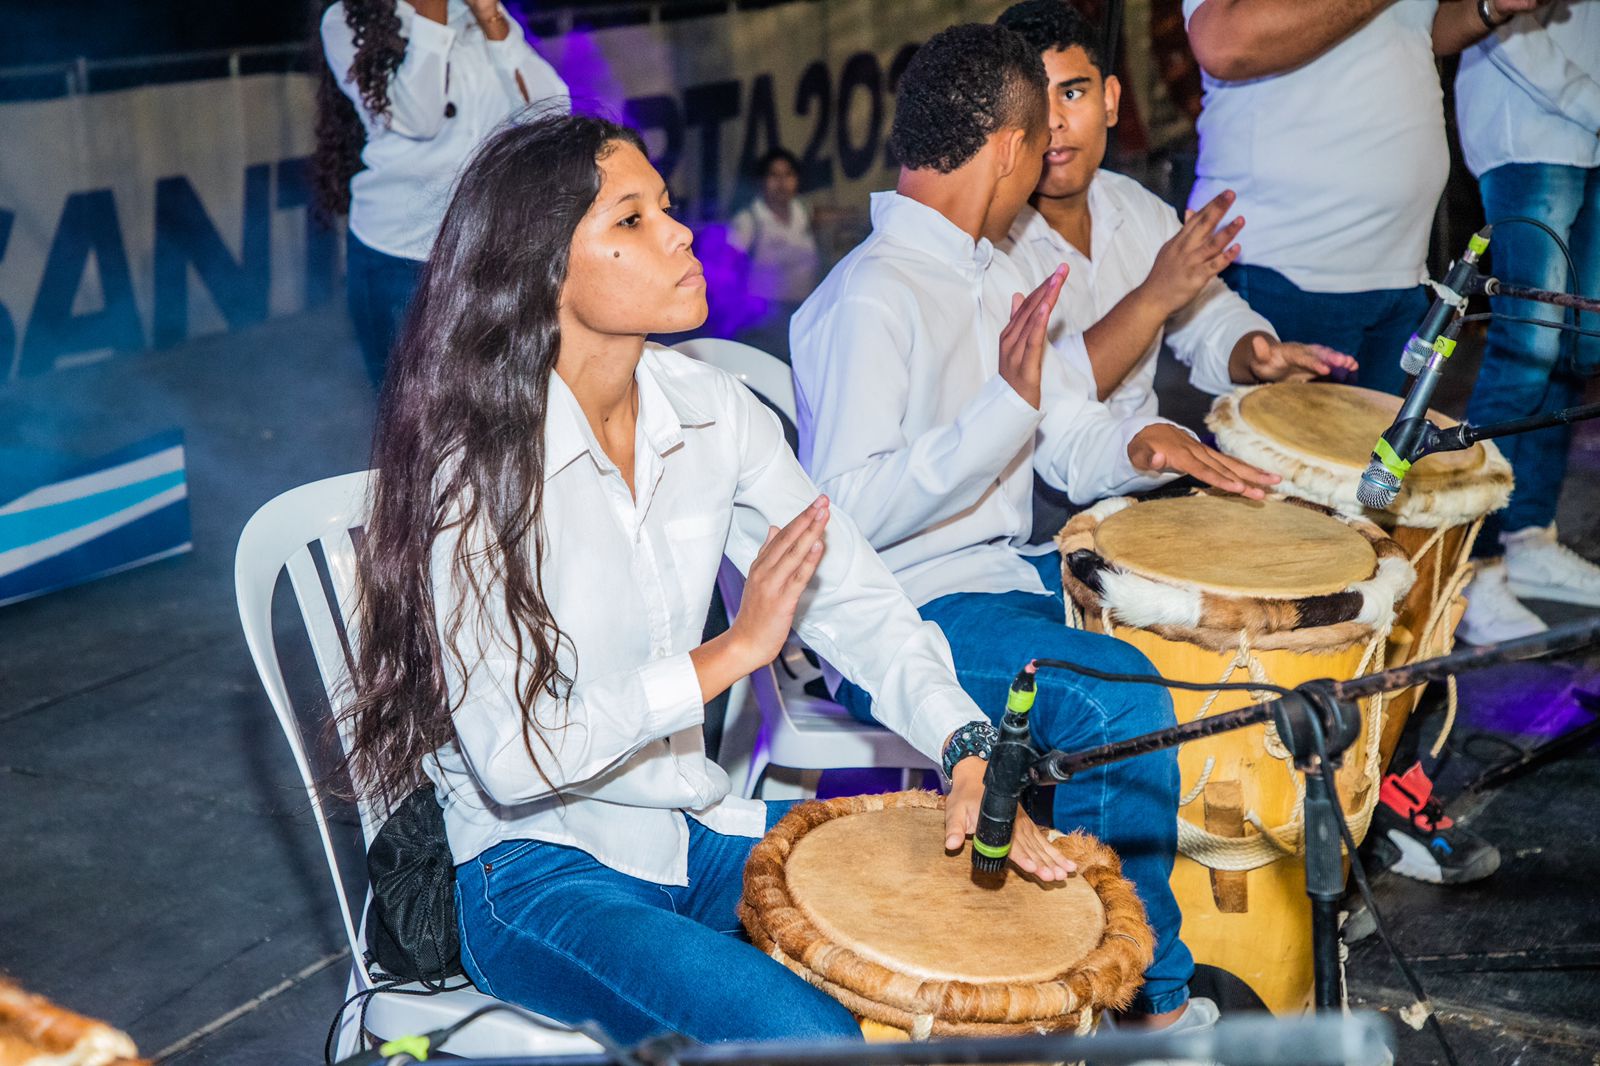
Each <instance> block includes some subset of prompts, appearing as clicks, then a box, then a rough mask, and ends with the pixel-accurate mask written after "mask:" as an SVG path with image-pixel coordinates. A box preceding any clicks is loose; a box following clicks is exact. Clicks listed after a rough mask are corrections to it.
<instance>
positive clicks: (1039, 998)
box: [739, 792, 1154, 1039]
mask: <svg viewBox="0 0 1600 1066" xmlns="http://www.w3.org/2000/svg"><path fill="white" fill-rule="evenodd" d="M943 844H944V799H943V797H941V796H938V795H936V794H934V793H931V792H900V793H893V794H890V795H885V796H851V797H845V798H841V799H833V800H826V801H812V802H809V803H803V804H800V805H799V806H797V807H795V808H794V810H792V811H790V812H789V814H788V815H786V816H785V817H784V818H783V820H782V821H780V822H779V823H778V824H777V825H776V826H774V827H773V829H772V831H771V832H770V833H768V834H767V836H766V838H765V839H764V840H762V841H761V843H759V844H758V845H756V847H755V850H754V851H753V852H752V853H751V855H750V861H749V863H748V864H747V865H746V867H745V882H744V899H743V901H742V902H741V904H740V907H739V917H740V918H741V919H742V920H743V922H744V925H745V928H746V929H747V930H749V932H750V937H751V940H752V941H753V942H754V943H755V945H756V947H758V948H760V949H761V950H762V951H765V952H767V953H768V954H769V955H771V956H772V957H773V958H775V959H777V960H778V961H779V962H781V963H783V964H784V965H785V966H787V967H788V968H789V969H791V970H793V971H794V972H795V973H797V974H799V975H800V976H802V977H804V978H805V979H806V980H807V981H809V982H811V983H812V984H813V985H816V986H817V987H818V988H821V989H822V990H824V991H825V992H827V993H828V994H829V995H831V996H833V997H834V998H835V999H837V1000H839V1001H840V1002H841V1003H843V1004H844V1005H845V1006H846V1007H847V1008H849V1009H850V1010H851V1011H852V1012H853V1013H855V1014H856V1016H857V1017H859V1018H862V1019H865V1021H864V1022H863V1026H862V1027H863V1029H866V1030H868V1032H869V1035H870V1034H871V1032H872V1029H871V1026H870V1025H869V1024H868V1023H869V1022H872V1023H877V1024H878V1025H879V1026H889V1027H892V1028H893V1029H896V1030H900V1031H902V1032H903V1033H907V1034H910V1035H911V1036H912V1037H914V1038H916V1039H926V1038H927V1037H928V1036H930V1035H947V1034H968V1035H979V1034H1016V1033H1036V1032H1037V1033H1044V1032H1056V1031H1061V1030H1066V1031H1068V1032H1079V1033H1086V1032H1089V1031H1090V1030H1091V1029H1092V1028H1093V1027H1094V1023H1095V1020H1096V1019H1097V1018H1098V1016H1099V1012H1100V1011H1101V1010H1102V1009H1105V1008H1119V1007H1124V1006H1126V1005H1127V1004H1128V1003H1129V1002H1130V1001H1131V1000H1132V998H1133V995H1134V993H1135V992H1136V991H1137V990H1138V988H1139V985H1140V984H1141V983H1142V982H1143V980H1144V977H1143V974H1144V968H1145V967H1146V966H1148V965H1149V963H1150V959H1151V953H1152V950H1153V942H1154V938H1153V936H1152V934H1151V932H1150V926H1149V923H1148V922H1146V921H1145V915H1144V907H1143V906H1142V905H1141V904H1140V903H1139V898H1138V896H1137V895H1136V894H1135V893H1134V889H1133V885H1132V884H1131V883H1130V882H1129V881H1127V880H1126V879H1125V878H1123V877H1122V874H1121V865H1120V864H1119V863H1118V861H1117V858H1116V856H1115V855H1114V854H1112V852H1111V850H1110V849H1109V848H1107V847H1106V846H1105V845H1103V844H1101V843H1099V842H1098V841H1095V840H1093V839H1092V838H1090V837H1087V836H1085V835H1083V834H1081V833H1074V834H1073V835H1071V836H1068V837H1062V838H1060V839H1059V840H1057V841H1056V846H1057V847H1058V848H1060V849H1061V851H1062V853H1063V854H1064V855H1066V856H1067V857H1068V858H1069V859H1071V860H1072V861H1073V862H1075V863H1076V864H1077V867H1078V873H1077V874H1076V875H1075V876H1073V877H1071V878H1068V879H1067V880H1066V881H1064V882H1053V883H1050V884H1045V883H1042V882H1038V881H1034V880H1032V879H1030V878H1027V877H1024V876H1022V875H1021V874H1018V873H1017V872H1016V871H1014V870H1012V871H1008V872H1007V874H1006V875H1005V877H1004V878H1003V879H1001V878H999V877H994V878H984V879H982V880H977V879H975V876H974V874H973V870H972V859H971V857H970V855H968V854H967V853H966V852H962V853H961V854H958V855H947V854H945V852H944V847H943Z"/></svg>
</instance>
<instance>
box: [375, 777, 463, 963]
mask: <svg viewBox="0 0 1600 1066" xmlns="http://www.w3.org/2000/svg"><path fill="white" fill-rule="evenodd" d="M367 875H368V877H369V878H370V879H371V881H372V905H371V906H370V907H369V908H367V958H368V961H369V962H372V963H375V964H376V965H377V966H378V968H379V969H381V970H383V971H384V972H385V973H387V974H392V975H393V976H395V977H404V978H406V979H407V980H411V981H425V982H430V983H431V982H440V981H444V980H445V979H446V978H450V977H455V976H457V975H459V974H461V973H462V972H463V971H462V969H461V937H460V933H459V931H458V930H457V927H456V894H455V893H456V871H455V862H454V860H453V858H452V857H451V854H450V843H449V841H448V840H447V839H446V838H445V832H444V811H442V810H441V809H440V808H439V801H438V799H437V798H435V796H434V792H433V786H432V785H423V786H422V787H421V788H419V789H417V790H416V791H415V792H413V793H411V795H409V796H407V797H406V798H405V799H404V800H403V801H401V803H400V805H399V806H398V807H396V808H395V809H394V812H393V813H392V814H390V815H389V820H388V821H386V822H384V823H383V828H382V829H380V830H378V835H377V836H376V837H375V838H374V839H373V841H372V846H371V847H369V848H368V849H367Z"/></svg>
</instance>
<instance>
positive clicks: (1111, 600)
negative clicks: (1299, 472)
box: [1057, 494, 1414, 1013]
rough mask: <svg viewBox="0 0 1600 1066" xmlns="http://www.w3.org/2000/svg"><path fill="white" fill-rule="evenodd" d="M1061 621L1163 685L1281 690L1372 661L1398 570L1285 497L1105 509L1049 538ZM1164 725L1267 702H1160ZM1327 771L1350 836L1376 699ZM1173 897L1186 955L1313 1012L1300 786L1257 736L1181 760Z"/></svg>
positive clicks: (1378, 534)
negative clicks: (1335, 766) (1053, 543)
mask: <svg viewBox="0 0 1600 1066" xmlns="http://www.w3.org/2000/svg"><path fill="white" fill-rule="evenodd" d="M1057 544H1058V546H1059V547H1060V549H1061V558H1062V570H1063V575H1062V576H1063V584H1064V585H1065V587H1066V590H1067V593H1068V596H1069V597H1070V601H1071V604H1072V606H1073V607H1075V608H1076V611H1075V612H1072V613H1073V615H1074V617H1072V618H1069V621H1070V622H1073V623H1075V624H1081V625H1082V626H1084V627H1085V628H1089V629H1093V630H1096V631H1099V632H1108V633H1110V634H1111V635H1113V636H1116V637H1118V638H1120V639H1122V640H1125V641H1127V642H1128V643H1130V644H1132V645H1134V646H1135V647H1137V648H1138V649H1139V650H1140V651H1142V652H1144V653H1145V655H1146V656H1147V657H1148V658H1149V659H1150V660H1151V662H1152V663H1154V665H1155V666H1156V668H1157V669H1158V670H1159V671H1160V672H1161V674H1162V675H1163V676H1165V677H1167V678H1170V679H1174V680H1182V681H1193V682H1199V683H1214V682H1219V681H1233V682H1238V681H1246V682H1248V681H1252V680H1253V681H1259V682H1268V683H1271V684H1274V685H1282V686H1285V687H1289V686H1293V685H1297V684H1299V683H1301V682H1304V681H1310V680H1313V679H1316V678H1333V679H1335V680H1340V679H1348V678H1351V677H1355V676H1357V675H1359V674H1361V673H1363V672H1365V671H1366V670H1368V669H1370V668H1375V667H1376V666H1377V665H1379V664H1381V663H1382V661H1383V653H1384V646H1385V642H1384V637H1385V634H1386V633H1387V632H1388V630H1389V628H1390V625H1391V624H1392V620H1393V617H1394V609H1395V604H1396V602H1398V601H1399V600H1400V599H1401V598H1402V597H1403V596H1404V595H1405V594H1406V592H1407V591H1408V590H1409V589H1410V587H1411V583H1412V579H1413V576H1414V574H1413V571H1412V569H1411V566H1410V564H1409V563H1408V562H1407V561H1406V559H1405V558H1404V556H1403V554H1402V552H1401V550H1400V548H1399V546H1398V545H1396V544H1395V543H1394V542H1393V541H1392V540H1391V539H1390V538H1388V537H1387V536H1385V535H1384V534H1383V532H1382V531H1381V530H1379V529H1378V528H1377V527H1376V526H1374V525H1373V524H1372V523H1370V522H1367V521H1365V520H1363V519H1355V518H1348V517H1342V516H1335V515H1334V514H1332V513H1331V512H1330V511H1329V510H1327V509H1326V508H1318V507H1315V506H1314V505H1311V504H1307V503H1304V502H1303V501H1298V500H1282V499H1277V500H1267V501H1265V502H1252V501H1249V500H1244V499H1242V498H1238V497H1224V496H1212V495H1203V494H1202V495H1194V496H1188V497H1183V498H1179V499H1164V500H1152V501H1147V502H1134V501H1132V500H1128V499H1116V500H1106V501H1103V502H1101V503H1099V504H1097V505H1095V506H1094V507H1092V508H1090V509H1089V510H1087V511H1084V512H1082V513H1081V514H1079V515H1077V516H1075V517H1074V518H1073V519H1072V520H1071V521H1070V522H1068V523H1067V525H1066V527H1065V528H1064V529H1063V530H1062V532H1061V534H1060V536H1059V537H1057ZM1171 695H1172V700H1173V705H1174V709H1175V710H1176V713H1177V719H1178V721H1179V722H1188V721H1192V720H1194V719H1196V718H1200V717H1203V716H1208V715H1215V714H1220V713H1222V712H1224V711H1229V710H1233V709H1235V708H1238V707H1243V706H1248V705H1250V704H1252V703H1256V702H1259V701H1260V700H1264V699H1268V698H1271V696H1272V693H1270V692H1266V691H1263V692H1260V693H1248V692H1224V693H1220V694H1207V693H1200V692H1183V691H1176V690H1174V691H1172V693H1171ZM1362 718H1363V729H1362V731H1361V735H1360V737H1359V738H1358V740H1357V741H1356V743H1355V744H1354V745H1353V746H1352V747H1351V748H1350V749H1349V750H1348V751H1347V752H1346V753H1345V757H1344V765H1343V767H1342V768H1341V769H1340V770H1339V771H1338V773H1337V774H1336V775H1335V781H1336V783H1337V785H1338V789H1339V794H1340V797H1341V799H1342V801H1343V805H1344V809H1345V813H1346V816H1347V818H1348V819H1349V821H1350V827H1351V830H1352V832H1353V833H1354V834H1355V836H1356V839H1357V840H1360V839H1361V838H1362V836H1363V835H1364V834H1365V832H1366V828H1367V825H1368V823H1369V822H1370V820H1371V816H1372V810H1373V807H1374V805H1375V804H1376V803H1377V799H1378V778H1379V765H1378V759H1379V756H1378V751H1379V735H1380V730H1379V725H1380V723H1381V720H1382V719H1381V699H1380V700H1374V701H1372V703H1370V704H1363V706H1362ZM1178 763H1179V767H1180V770H1181V774H1182V782H1183V783H1182V786H1181V788H1182V794H1181V796H1180V807H1179V814H1178V818H1179V821H1178V851H1179V855H1178V860H1177V863H1176V864H1175V866H1174V869H1173V875H1172V886H1173V890H1174V892H1175V894H1176V896H1177V899H1178V904H1179V907H1180V909H1181V910H1182V912H1183V939H1184V942H1185V943H1186V944H1188V946H1189V949H1190V950H1191V951H1192V952H1193V953H1194V956H1195V958H1196V959H1197V960H1198V961H1200V962H1203V963H1207V964H1209V965H1212V966H1217V967H1220V968H1222V969H1225V970H1227V971H1229V972H1230V973H1232V974H1234V975H1235V976H1237V977H1239V978H1240V979H1241V980H1243V981H1244V982H1245V983H1247V984H1248V985H1250V987H1251V988H1252V989H1253V990H1254V991H1255V992H1256V994H1257V995H1259V996H1260V997H1261V998H1262V1000H1263V1001H1265V1003H1266V1004H1267V1006H1268V1007H1269V1008H1270V1009H1272V1010H1274V1011H1277V1012H1280V1013H1281V1012H1287V1011H1294V1010H1300V1009H1302V1008H1304V1007H1306V1006H1308V1005H1309V1003H1310V997H1311V990H1312V977H1313V973H1312V951H1311V937H1310V917H1309V915H1310V904H1309V902H1308V901H1307V899H1306V896H1305V874H1304V868H1303V858H1302V854H1303V852H1302V847H1303V843H1302V836H1303V817H1302V816H1303V799H1304V786H1303V778H1302V777H1301V775H1300V774H1299V773H1297V772H1296V771H1295V769H1294V766H1293V764H1292V762H1291V760H1290V759H1289V756H1288V752H1287V751H1286V750H1285V749H1284V748H1283V746H1282V744H1281V743H1280V742H1279V741H1278V737H1277V735H1276V732H1275V730H1273V729H1271V728H1270V727H1269V726H1266V725H1261V726H1254V727H1251V728H1249V729H1243V730H1237V731H1234V732H1229V733H1221V734H1218V735H1216V736H1212V737H1207V738H1204V739H1202V740H1198V741H1193V742H1190V743H1188V744H1185V745H1183V746H1182V747H1181V748H1180V749H1179V753H1178Z"/></svg>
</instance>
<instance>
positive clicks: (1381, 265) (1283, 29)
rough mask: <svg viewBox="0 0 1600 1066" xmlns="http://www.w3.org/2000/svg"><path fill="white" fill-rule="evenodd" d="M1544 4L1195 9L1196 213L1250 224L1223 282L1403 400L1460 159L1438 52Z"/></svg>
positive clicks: (1489, 1) (1256, 1) (1280, 1)
mask: <svg viewBox="0 0 1600 1066" xmlns="http://www.w3.org/2000/svg"><path fill="white" fill-rule="evenodd" d="M1541 2H1542V0H1481V2H1480V0H1443V2H1440V0H1184V3H1183V14H1184V18H1185V20H1186V24H1187V26H1188V31H1189V43H1190V45H1191V46H1192V47H1193V49H1194V54H1195V58H1196V59H1197V60H1199V63H1200V67H1201V70H1202V72H1203V79H1202V80H1203V83H1204V89H1205V98H1204V106H1203V108H1202V110H1201V113H1200V119H1199V122H1198V128H1199V133H1200V157H1199V161H1198V164H1197V167H1196V181H1195V185H1194V190H1193V192H1192V193H1191V194H1190V197H1189V205H1190V207H1192V208H1196V209H1198V208H1199V207H1201V206H1202V205H1204V204H1206V203H1208V202H1209V201H1210V200H1211V199H1212V198H1213V197H1215V196H1217V195H1218V194H1219V193H1221V192H1222V191H1223V190H1225V189H1232V190H1233V191H1234V192H1235V193H1236V194H1237V197H1238V199H1237V200H1236V202H1235V209H1236V210H1237V211H1238V212H1239V213H1240V214H1242V215H1244V216H1245V217H1246V218H1247V219H1249V224H1248V225H1247V226H1246V228H1245V230H1244V232H1243V233H1242V234H1241V235H1240V238H1239V243H1240V254H1239V257H1238V259H1237V260H1236V261H1235V262H1234V264H1233V265H1232V266H1230V267H1229V268H1228V269H1227V270H1226V271H1225V272H1224V273H1223V275H1222V277H1223V280H1224V281H1226V282H1227V283H1228V285H1229V286H1230V287H1231V288H1233V290H1234V291H1235V292H1237V293H1239V295H1240V296H1242V297H1244V299H1245V301H1246V302H1248V303H1249V304H1250V306H1251V307H1252V308H1253V309H1254V310H1256V311H1257V312H1259V313H1260V314H1262V315H1263V316H1265V317H1266V319H1267V320H1268V321H1269V322H1271V323H1272V325H1273V326H1274V328H1275V329H1276V330H1277V332H1278V336H1279V337H1281V338H1282V339H1284V340H1286V341H1301V342H1304V343H1314V344H1324V345H1327V346H1328V347H1330V348H1333V349H1336V350H1338V351H1341V352H1348V353H1349V354H1351V355H1353V356H1355V357H1356V359H1357V360H1358V361H1359V362H1360V364H1361V369H1360V370H1359V372H1358V380H1359V382H1360V383H1361V384H1363V385H1367V386H1369V387H1371V388H1377V389H1383V390H1385V391H1388V392H1396V393H1398V392H1400V391H1401V390H1402V388H1403V386H1404V384H1405V381H1406V377H1405V375H1404V373H1403V372H1402V371H1401V370H1400V366H1399V358H1400V350H1401V349H1402V348H1403V347H1404V346H1405V342H1406V340H1407V339H1408V338H1409V337H1410V336H1411V333H1412V331H1414V330H1415V329H1416V327H1417V324H1418V323H1419V322H1420V321H1421V319H1422V316H1423V315H1424V314H1425V313H1426V311H1427V307H1428V294H1427V291H1426V290H1425V289H1424V288H1423V287H1422V282H1423V281H1424V280H1425V278H1426V277H1427V255H1428V236H1429V233H1430V231H1431V229H1432V225H1433V217H1434V210H1435V208H1436V207H1437V206H1438V203H1439V196H1440V193H1442V192H1443V190H1444V185H1445V179H1446V177H1447V175H1448V172H1449V165H1450V156H1449V150H1448V148H1447V146H1446V143H1445V126H1444V97H1443V90H1442V88H1441V86H1440V83H1439V74H1438V69H1437V67H1436V66H1435V64H1434V58H1435V57H1436V56H1443V55H1452V54H1454V53H1456V52H1459V51H1461V50H1462V49H1463V48H1466V47H1468V46H1470V45H1472V44H1474V43H1475V42H1476V41H1478V40H1480V39H1481V38H1482V37H1483V36H1484V35H1485V34H1487V33H1488V32H1489V30H1490V23H1491V22H1492V21H1497V20H1499V19H1501V18H1504V17H1505V16H1507V15H1509V14H1512V13H1514V12H1518V11H1527V10H1531V9H1532V8H1534V7H1537V6H1538V5H1539V4H1540V3H1541Z"/></svg>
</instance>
